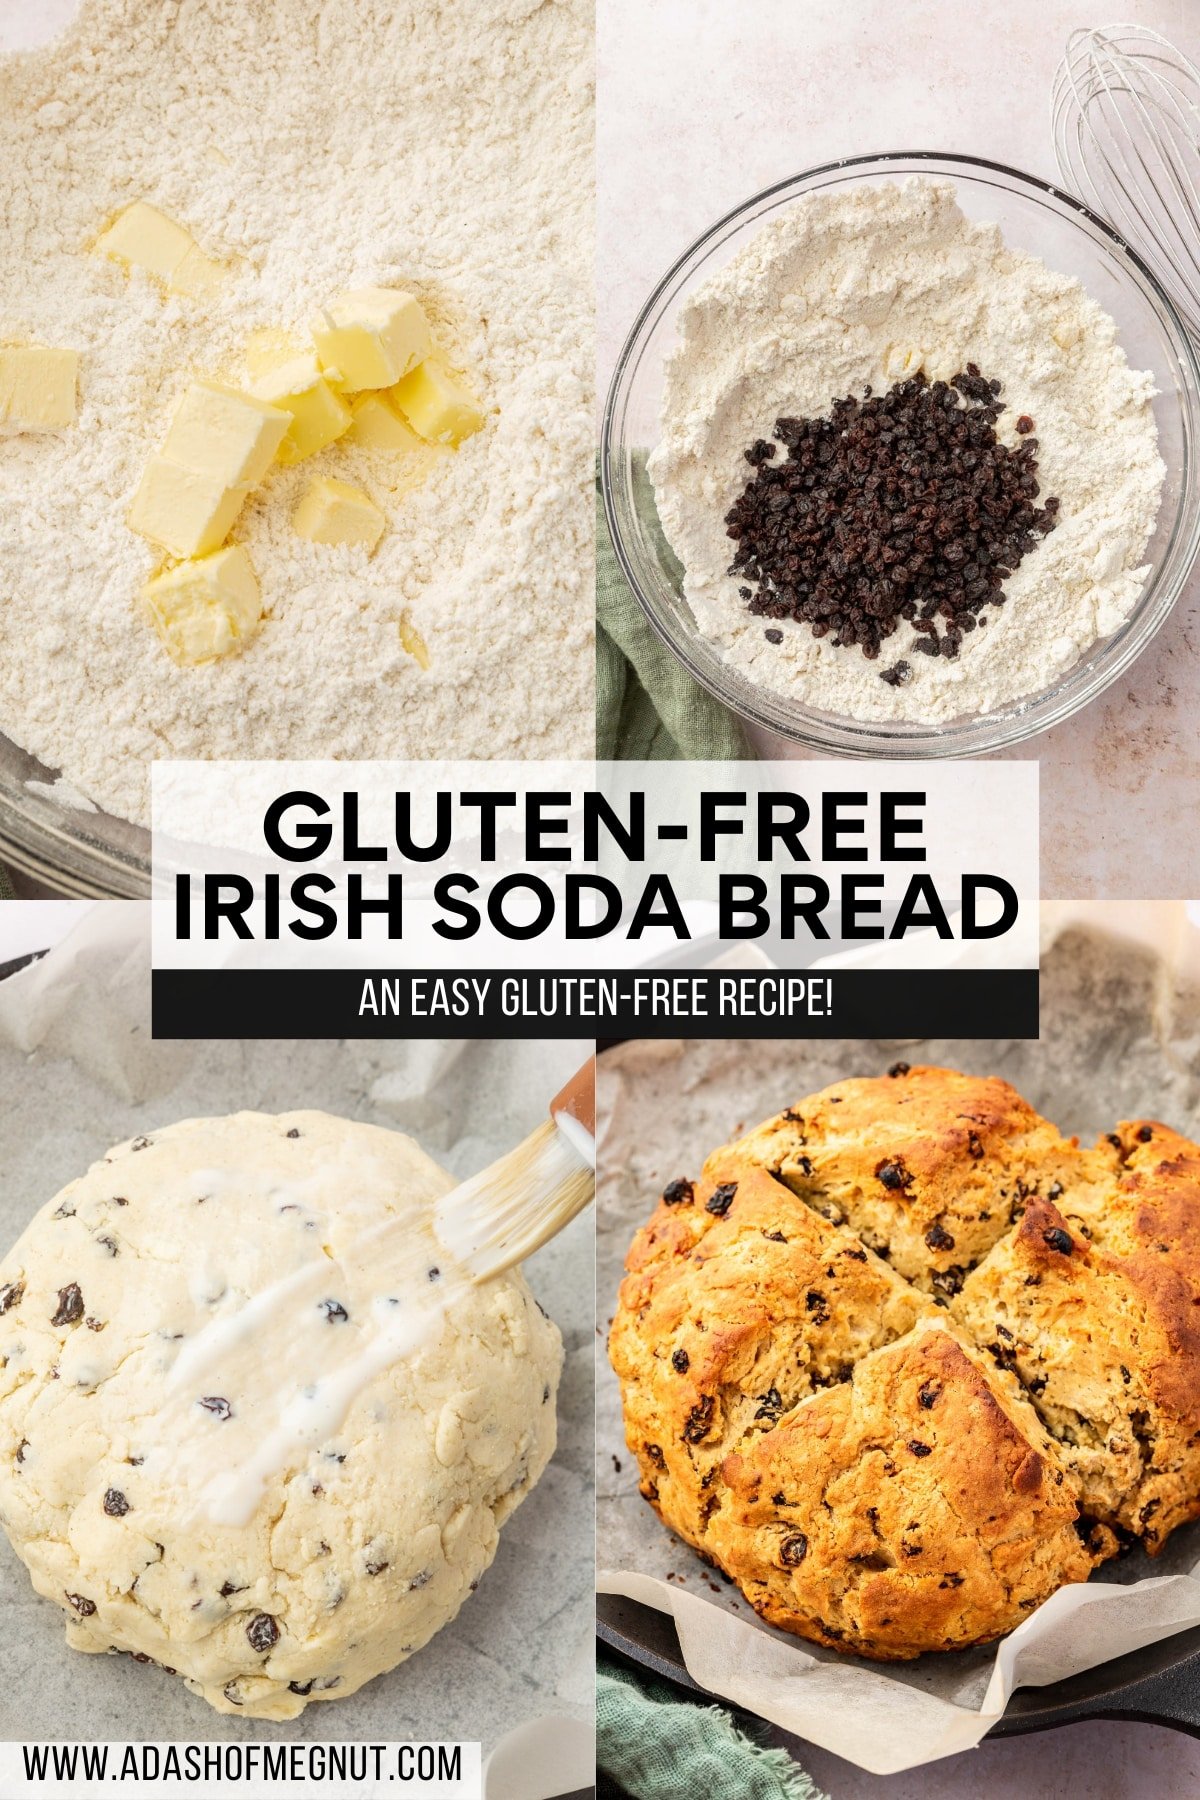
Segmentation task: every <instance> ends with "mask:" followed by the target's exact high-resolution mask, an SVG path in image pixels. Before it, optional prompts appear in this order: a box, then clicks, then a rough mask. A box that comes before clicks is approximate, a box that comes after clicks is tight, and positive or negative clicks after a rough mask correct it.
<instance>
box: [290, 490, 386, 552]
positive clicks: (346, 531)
mask: <svg viewBox="0 0 1200 1800" xmlns="http://www.w3.org/2000/svg"><path fill="white" fill-rule="evenodd" d="M292 524H293V525H294V526H295V527H296V530H297V531H298V532H299V533H300V536H301V537H306V538H310V539H311V540H312V542H313V543H314V544H365V545H366V547H367V550H368V551H373V550H374V549H375V546H376V544H378V542H379V540H380V538H381V537H382V536H383V533H384V528H385V526H386V525H387V520H386V519H385V518H384V516H383V514H382V513H381V512H380V510H379V508H378V507H377V506H376V504H375V502H374V501H373V500H372V499H371V497H370V495H369V494H364V493H363V491H362V489H361V488H356V487H351V486H350V484H349V482H347V481H334V480H333V479H332V478H331V477H330V476H328V475H317V476H315V477H314V478H313V480H312V481H311V482H310V483H309V485H308V488H307V490H306V492H305V495H304V498H303V499H302V500H301V502H300V504H299V506H298V507H297V508H296V510H295V512H294V513H293V514H292Z"/></svg>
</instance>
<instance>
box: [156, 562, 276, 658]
mask: <svg viewBox="0 0 1200 1800" xmlns="http://www.w3.org/2000/svg"><path fill="white" fill-rule="evenodd" d="M144 597H145V601H146V606H147V608H148V610H149V613H150V617H151V619H152V620H153V622H154V628H155V630H156V631H157V632H158V635H159V637H160V638H161V639H162V641H163V643H164V644H165V645H166V647H167V649H168V650H169V651H170V653H171V655H172V656H173V657H174V658H175V661H176V662H177V663H205V662H212V661H213V659H214V658H215V657H218V656H229V655H230V654H231V653H232V652H233V651H235V650H240V649H241V647H242V645H243V644H245V643H247V642H248V641H249V640H250V639H251V638H252V637H254V635H255V634H256V632H257V631H258V628H259V625H260V623H261V622H262V603H261V599H260V596H259V591H258V579H257V577H256V575H255V573H254V569H253V566H252V564H251V562H250V558H249V557H248V556H247V554H246V552H245V551H244V550H243V549H242V547H241V545H240V544H230V545H228V546H227V547H226V548H225V549H224V550H217V551H215V552H214V553H213V554H212V555H211V556H202V557H200V558H199V559H198V560H197V561H194V562H182V563H180V564H179V565H178V567H176V568H174V569H167V570H165V571H164V573H163V574H161V575H156V576H155V577H154V580H153V581H151V582H149V583H148V584H147V586H146V588H145V592H144Z"/></svg>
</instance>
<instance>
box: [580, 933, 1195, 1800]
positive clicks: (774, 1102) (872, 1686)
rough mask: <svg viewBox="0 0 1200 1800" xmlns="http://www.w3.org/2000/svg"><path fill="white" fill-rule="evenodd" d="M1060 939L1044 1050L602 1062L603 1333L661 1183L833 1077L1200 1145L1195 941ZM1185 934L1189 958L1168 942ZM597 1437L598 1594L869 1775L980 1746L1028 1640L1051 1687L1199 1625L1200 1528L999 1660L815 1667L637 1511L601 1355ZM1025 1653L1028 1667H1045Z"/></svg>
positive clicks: (750, 1703) (778, 1052)
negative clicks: (1161, 1581) (667, 1634)
mask: <svg viewBox="0 0 1200 1800" xmlns="http://www.w3.org/2000/svg"><path fill="white" fill-rule="evenodd" d="M1060 923H1061V924H1062V925H1063V928H1064V935H1063V936H1061V937H1060V939H1059V941H1058V942H1057V943H1056V944H1055V945H1054V947H1053V948H1052V949H1049V950H1048V951H1047V952H1046V954H1045V956H1044V960H1043V963H1042V1040H1041V1042H1040V1043H1039V1044H1022V1043H1007V1044H986V1043H969V1042H961V1041H944V1040H943V1041H933V1040H931V1041H928V1042H922V1043H920V1044H916V1043H912V1042H909V1041H904V1042H889V1041H880V1042H863V1041H859V1040H855V1041H852V1042H847V1043H839V1042H835V1041H830V1042H828V1043H817V1042H814V1043H809V1044H783V1043H777V1044H771V1043H765V1042H764V1043H748V1042H747V1043H728V1044H720V1043H702V1042H697V1043H689V1044H678V1043H667V1042H664V1043H630V1044H627V1045H625V1046H623V1047H622V1048H620V1049H619V1050H617V1051H615V1052H610V1053H609V1054H608V1055H607V1056H605V1057H604V1058H602V1059H601V1065H600V1068H601V1083H600V1148H599V1166H600V1195H599V1212H598V1221H599V1274H598V1287H599V1295H600V1319H601V1325H602V1329H603V1330H604V1331H607V1329H608V1326H609V1323H610V1321H611V1317H612V1311H613V1305H614V1302H615V1298H616V1289H617V1284H618V1282H619V1279H620V1273H621V1267H622V1264H623V1261H624V1257H625V1253H626V1250H627V1249H628V1246H629V1241H630V1238H631V1237H632V1235H633V1232H634V1230H635V1229H636V1228H637V1226H638V1225H640V1224H641V1223H642V1222H643V1221H644V1219H645V1218H646V1216H647V1214H648V1211H649V1209H650V1206H651V1203H652V1201H653V1200H654V1198H655V1197H656V1196H657V1194H658V1193H659V1192H661V1190H662V1188H663V1187H664V1186H665V1185H666V1183H667V1182H668V1181H671V1180H673V1179H675V1178H677V1177H679V1176H689V1177H691V1176H694V1175H695V1174H696V1173H697V1171H698V1168H699V1164H700V1162H701V1161H702V1159H703V1157H704V1155H705V1154H706V1153H707V1152H708V1151H709V1150H711V1149H712V1148H713V1147H714V1146H716V1145H718V1144H720V1143H722V1142H723V1141H725V1140H726V1139H728V1138H729V1137H731V1136H733V1135H735V1134H737V1133H738V1132H740V1131H742V1130H744V1129H750V1128H751V1127H752V1126H754V1125H755V1124H756V1123H758V1121H759V1120H761V1119H763V1118H765V1117H767V1116H769V1115H770V1114H771V1112H772V1111H773V1110H776V1109H778V1108H781V1107H783V1106H787V1105H789V1104H790V1103H791V1102H792V1101H794V1100H796V1099H797V1098H798V1097H799V1096H801V1095H803V1094H806V1093H809V1092H811V1091H815V1090H816V1089H818V1088H821V1087H823V1086H825V1085H826V1084H828V1083H829V1082H832V1081H836V1080H837V1079H838V1078H839V1077H843V1076H846V1075H866V1074H875V1073H879V1072H881V1071H882V1070H884V1069H886V1067H887V1066H888V1065H889V1064H890V1063H892V1062H894V1061H895V1060H896V1059H897V1058H898V1057H903V1058H904V1059H905V1060H909V1061H913V1062H919V1061H926V1060H928V1061H931V1062H935V1063H938V1064H943V1065H949V1066H953V1067H958V1068H962V1069H964V1070H966V1071H968V1072H970V1073H976V1074H988V1073H996V1074H999V1075H1002V1076H1003V1077H1004V1078H1005V1079H1006V1080H1009V1081H1011V1082H1013V1083H1014V1084H1016V1085H1018V1086H1019V1088H1020V1090H1021V1091H1022V1092H1023V1093H1024V1094H1025V1095H1026V1096H1027V1097H1028V1098H1029V1100H1030V1101H1031V1102H1032V1103H1033V1104H1034V1105H1035V1106H1037V1107H1039V1108H1040V1109H1042V1110H1044V1111H1045V1112H1046V1113H1047V1114H1048V1115H1050V1116H1053V1117H1055V1118H1056V1119H1057V1120H1059V1121H1061V1123H1062V1125H1063V1128H1064V1129H1067V1130H1074V1131H1077V1132H1078V1133H1079V1135H1080V1136H1081V1137H1082V1138H1083V1139H1084V1140H1085V1141H1087V1140H1088V1139H1090V1138H1093V1137H1094V1136H1095V1135H1096V1134H1097V1133H1098V1132H1100V1131H1102V1130H1105V1129H1107V1128H1108V1127H1109V1126H1110V1125H1111V1121H1112V1119H1113V1118H1114V1117H1117V1116H1125V1117H1129V1116H1136V1115H1139V1114H1143V1113H1144V1114H1145V1115H1146V1116H1148V1117H1158V1118H1161V1119H1163V1120H1164V1122H1166V1123H1169V1124H1173V1125H1174V1126H1176V1127H1177V1128H1178V1129H1180V1130H1181V1131H1183V1132H1186V1133H1191V1134H1193V1135H1194V1134H1196V1132H1197V1130H1198V1128H1200V1049H1198V1047H1197V1042H1196V1039H1195V1033H1194V1023H1193V1021H1194V1013H1195V1000H1196V987H1195V966H1196V965H1195V961H1194V942H1191V950H1192V955H1191V957H1188V956H1187V955H1185V950H1186V949H1187V948H1188V946H1189V941H1190V940H1189V935H1188V928H1187V927H1186V926H1185V925H1183V924H1182V908H1163V909H1161V910H1160V911H1159V913H1158V914H1157V915H1155V914H1154V912H1153V911H1152V910H1151V909H1149V908H1147V909H1146V910H1145V915H1144V929H1143V931H1142V933H1141V936H1142V938H1143V940H1144V939H1146V938H1149V939H1151V940H1153V939H1155V938H1156V937H1157V938H1158V939H1159V941H1161V942H1162V943H1163V945H1164V948H1165V947H1166V946H1167V945H1168V944H1170V945H1171V949H1172V952H1173V957H1172V960H1171V961H1170V962H1167V961H1166V960H1164V961H1161V962H1160V961H1159V960H1158V959H1157V958H1155V957H1154V956H1152V955H1150V954H1147V952H1146V951H1145V949H1143V948H1139V947H1138V945H1137V944H1136V942H1135V941H1134V940H1133V939H1132V936H1131V935H1130V934H1127V935H1126V936H1125V938H1124V940H1123V941H1122V940H1118V939H1117V938H1115V937H1112V936H1109V935H1102V936H1100V935H1092V934H1090V933H1086V932H1082V931H1080V930H1078V929H1074V928H1072V922H1071V919H1070V918H1069V917H1068V918H1067V919H1065V920H1062V921H1060ZM1179 932H1182V934H1183V941H1182V943H1181V942H1179V941H1176V942H1174V943H1172V942H1171V939H1172V936H1173V935H1175V934H1177V933H1179ZM597 1420H598V1423H597V1452H598V1484H599V1501H598V1506H599V1513H598V1554H599V1566H600V1568H601V1570H602V1571H611V1572H613V1577H612V1579H611V1580H610V1581H608V1582H605V1583H604V1584H603V1585H606V1586H609V1587H611V1588H612V1589H613V1590H614V1591H621V1592H625V1593H635V1592H636V1591H637V1590H638V1588H639V1586H640V1585H641V1584H643V1583H644V1582H646V1581H649V1582H651V1583H653V1584H654V1585H653V1587H652V1588H643V1590H642V1597H643V1598H644V1599H645V1600H646V1601H647V1603H649V1604H654V1605H658V1606H660V1607H661V1606H664V1605H666V1604H667V1603H668V1602H670V1603H672V1604H673V1605H674V1607H675V1612H676V1618H677V1622H678V1623H679V1625H680V1628H681V1630H683V1631H684V1633H685V1634H686V1635H688V1636H689V1638H690V1642H689V1647H688V1656H687V1662H688V1667H689V1668H690V1669H691V1670H692V1673H693V1674H694V1675H695V1676H696V1678H697V1679H698V1680H700V1681H701V1683H702V1684H703V1685H705V1686H708V1687H709V1688H711V1689H712V1690H713V1691H714V1692H717V1693H720V1694H723V1695H726V1696H727V1697H728V1698H730V1699H733V1700H735V1701H737V1702H738V1703H739V1704H742V1705H745V1706H747V1707H749V1708H750V1709H751V1710H753V1711H758V1712H761V1713H762V1714H763V1715H764V1716H766V1717H768V1718H772V1719H774V1720H775V1722H776V1723H779V1724H782V1725H784V1726H785V1727H787V1728H788V1729H791V1730H794V1731H797V1732H799V1734H800V1735H802V1736H804V1737H807V1738H809V1739H811V1740H812V1741H814V1742H817V1743H820V1744H823V1745H824V1746H825V1748H827V1749H830V1750H833V1751H835V1752H837V1753H838V1754H839V1755H842V1756H845V1757H848V1758H849V1759H850V1760H852V1761H854V1762H856V1763H859V1764H860V1765H861V1766H863V1767H867V1768H871V1769H873V1770H875V1771H876V1772H882V1771H884V1770H886V1769H900V1768H906V1767H911V1766H913V1765H915V1764H916V1763H919V1762H923V1761H926V1760H928V1759H929V1758H931V1757H934V1756H940V1755H947V1754H950V1753H951V1752H953V1751H954V1750H958V1749H964V1748H966V1747H967V1745H968V1744H970V1743H974V1742H976V1741H978V1738H979V1737H980V1736H981V1735H982V1733H983V1732H984V1731H985V1730H986V1729H987V1726H988V1724H989V1723H990V1718H988V1717H985V1716H984V1713H985V1710H986V1709H987V1708H988V1706H989V1702H990V1703H991V1705H992V1708H993V1711H994V1710H995V1707H996V1688H997V1687H1000V1688H1002V1687H1003V1686H1004V1684H1005V1677H1006V1673H1007V1669H1006V1667H1002V1668H1001V1669H1000V1672H999V1674H997V1672H996V1665H997V1664H998V1663H1000V1664H1002V1665H1007V1664H1010V1663H1011V1659H1012V1657H1013V1654H1014V1652H1015V1651H1016V1650H1017V1649H1018V1648H1019V1646H1020V1643H1021V1642H1022V1641H1025V1640H1027V1639H1028V1638H1029V1635H1030V1633H1032V1632H1039V1633H1040V1632H1043V1631H1046V1630H1047V1628H1049V1627H1050V1626H1052V1625H1053V1627H1054V1635H1053V1636H1051V1637H1048V1638H1046V1639H1045V1641H1044V1644H1043V1649H1044V1651H1045V1654H1046V1656H1047V1658H1048V1668H1049V1669H1050V1670H1051V1671H1052V1670H1053V1669H1054V1668H1055V1666H1058V1667H1060V1668H1063V1667H1066V1666H1067V1663H1068V1659H1070V1658H1071V1657H1075V1656H1078V1655H1081V1654H1082V1655H1083V1657H1084V1663H1083V1664H1080V1665H1079V1666H1085V1664H1086V1662H1087V1661H1091V1660H1103V1658H1104V1657H1105V1656H1109V1655H1112V1654H1114V1651H1113V1649H1112V1648H1111V1645H1112V1644H1113V1642H1114V1641H1116V1640H1117V1639H1118V1634H1120V1633H1121V1632H1123V1631H1125V1632H1128V1633H1129V1634H1130V1638H1131V1641H1133V1640H1137V1641H1148V1640H1149V1639H1150V1638H1153V1637H1156V1636H1159V1635H1162V1634H1163V1632H1164V1629H1165V1627H1166V1622H1167V1620H1168V1618H1173V1619H1175V1620H1176V1621H1177V1622H1183V1623H1189V1624H1190V1623H1196V1622H1200V1583H1197V1582H1193V1581H1190V1580H1188V1579H1187V1577H1188V1575H1189V1573H1190V1571H1191V1569H1192V1566H1193V1565H1194V1564H1195V1563H1196V1560H1197V1557H1198V1555H1200V1527H1197V1526H1194V1525H1193V1526H1188V1527H1184V1528H1182V1529H1181V1530H1179V1531H1177V1532H1176V1533H1175V1535H1174V1537H1173V1538H1172V1539H1171V1541H1170V1543H1169V1545H1168V1547H1167V1549H1166V1550H1165V1551H1164V1553H1163V1554H1162V1555H1161V1556H1159V1557H1157V1558H1155V1559H1153V1560H1151V1559H1149V1558H1147V1557H1145V1556H1143V1555H1141V1554H1140V1553H1136V1554H1132V1555H1129V1556H1127V1557H1123V1558H1121V1559H1120V1560H1118V1561H1117V1562H1115V1563H1112V1564H1109V1565H1107V1566H1106V1568H1105V1569H1104V1570H1103V1571H1102V1572H1101V1574H1100V1575H1099V1576H1098V1577H1096V1578H1095V1579H1094V1580H1093V1581H1092V1582H1090V1583H1089V1584H1088V1585H1087V1586H1086V1588H1080V1587H1075V1588H1066V1589H1062V1590H1060V1592H1059V1594H1058V1595H1056V1596H1055V1597H1054V1598H1053V1599H1052V1600H1051V1601H1050V1602H1048V1603H1047V1605H1046V1606H1045V1607H1043V1608H1042V1609H1041V1611H1040V1612H1039V1613H1037V1614H1035V1615H1034V1616H1033V1618H1032V1619H1031V1621H1030V1622H1029V1624H1027V1625H1026V1626H1023V1627H1022V1628H1021V1631H1020V1632H1019V1633H1015V1634H1013V1636H1012V1637H1010V1638H1009V1639H1007V1640H1005V1641H1004V1642H1003V1643H1002V1644H1001V1646H1000V1647H999V1650H998V1652H994V1651H992V1650H988V1649H983V1650H975V1651H967V1652H962V1653H959V1654H956V1655H954V1656H950V1657H928V1656H927V1657H924V1658H921V1659H920V1660H919V1661H918V1662H916V1663H915V1664H912V1665H910V1666H908V1667H906V1668H903V1669H895V1668H893V1669H889V1670H888V1671H887V1672H886V1673H884V1672H882V1671H881V1670H879V1669H878V1668H876V1667H872V1666H871V1665H870V1664H868V1663H866V1662H865V1661H862V1660H860V1659H856V1658H853V1657H848V1658H842V1657H839V1656H837V1655H836V1654H835V1653H833V1652H829V1651H823V1650H814V1649H813V1647H812V1646H810V1645H802V1644H799V1643H798V1642H796V1640H794V1639H792V1638H790V1637H788V1636H787V1635H786V1634H785V1633H782V1632H778V1631H774V1630H772V1629H771V1628H769V1627H767V1626H765V1625H762V1624H761V1623H759V1622H758V1621H757V1620H756V1619H755V1618H754V1616H753V1613H752V1612H751V1609H750V1607H749V1605H748V1604H747V1602H746V1601H745V1600H744V1599H743V1598H742V1597H741V1595H740V1594H739V1593H738V1592H737V1590H736V1589H735V1588H733V1587H732V1586H731V1585H727V1584H726V1583H725V1582H723V1581H722V1580H721V1579H720V1578H719V1577H718V1576H717V1575H716V1574H715V1573H714V1572H713V1571H712V1570H710V1569H709V1568H708V1567H706V1566H705V1565H704V1564H702V1563H701V1562H700V1561H699V1560H698V1558H696V1557H695V1556H694V1554H693V1553H692V1551H690V1550H689V1549H688V1548H687V1547H686V1545H684V1544H683V1543H681V1542H680V1540H679V1539H677V1538H675V1537H673V1536H672V1535H671V1534H670V1533H669V1532H668V1531H666V1530H665V1529H664V1527H663V1526H662V1525H661V1523H660V1522H659V1520H658V1519H657V1518H656V1517H655V1515H654V1513H653V1512H652V1511H651V1509H650V1507H649V1506H648V1505H647V1504H646V1502H645V1501H644V1500H643V1499H642V1498H641V1496H640V1495H639V1494H638V1492H637V1486H636V1481H637V1474H636V1465H635V1463H634V1461H633V1458H632V1457H631V1456H630V1455H629V1453H628V1451H627V1449H626V1447H625V1443H624V1437H623V1431H622V1425H621V1409H620V1396H619V1393H618V1391H617V1383H616V1378H615V1376H614V1375H613V1373H612V1371H611V1369H610V1368H609V1366H608V1361H607V1357H606V1356H605V1354H604V1352H603V1350H601V1352H600V1355H599V1360H598V1404H597ZM614 1459H615V1461H614ZM616 1464H619V1465H620V1467H619V1468H618V1467H617V1466H616ZM1160 1576H1180V1577H1182V1578H1183V1580H1182V1581H1181V1582H1179V1583H1173V1584H1170V1585H1168V1586H1147V1585H1146V1580H1147V1578H1153V1577H1160ZM1127 1583H1139V1584H1140V1586H1139V1588H1138V1591H1137V1593H1136V1594H1133V1593H1130V1592H1129V1591H1128V1589H1127V1588H1126V1587H1125V1586H1123V1585H1121V1584H1127ZM1114 1587H1115V1588H1116V1591H1117V1595H1118V1600H1119V1605H1120V1608H1121V1609H1123V1610H1122V1611H1121V1612H1119V1613H1118V1612H1114V1613H1112V1614H1111V1615H1110V1616H1109V1617H1107V1618H1103V1619H1101V1620H1100V1621H1099V1622H1098V1623H1097V1624H1096V1626H1095V1627H1094V1630H1095V1633H1096V1634H1097V1639H1098V1642H1099V1644H1100V1645H1101V1646H1103V1649H1102V1650H1101V1652H1100V1653H1099V1655H1098V1657H1088V1656H1087V1655H1086V1651H1087V1649H1088V1648H1089V1647H1090V1645H1091V1643H1092V1636H1091V1633H1092V1631H1093V1627H1092V1626H1090V1625H1089V1623H1088V1614H1089V1612H1090V1609H1091V1608H1092V1607H1093V1606H1094V1605H1096V1604H1097V1603H1104V1602H1107V1601H1108V1600H1109V1597H1110V1596H1111V1595H1112V1593H1113V1589H1114ZM664 1590H665V1592H664ZM1080 1595H1086V1596H1087V1610H1085V1611H1084V1613H1083V1614H1081V1615H1080V1616H1079V1617H1075V1616H1073V1611H1072V1610H1067V1611H1066V1612H1065V1613H1063V1614H1062V1616H1060V1609H1062V1608H1063V1607H1064V1606H1065V1607H1066V1608H1068V1609H1073V1608H1074V1607H1075V1605H1076V1602H1077V1597H1078V1596H1080ZM1131 1610H1132V1611H1133V1612H1134V1614H1135V1616H1132V1617H1131V1616H1130V1612H1131ZM1092 1616H1093V1617H1097V1615H1094V1614H1093V1615H1092ZM1056 1620H1057V1623H1055V1621H1056ZM1030 1648H1031V1650H1033V1659H1032V1660H1033V1661H1034V1663H1036V1657H1037V1654H1038V1652H1037V1650H1036V1648H1035V1647H1034V1645H1030ZM1027 1672H1031V1671H1030V1669H1029V1665H1028V1664H1027ZM990 1684H995V1686H994V1687H990ZM1001 1703H1002V1702H1001ZM847 1721H852V1723H850V1724H847Z"/></svg>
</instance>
